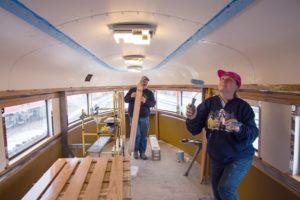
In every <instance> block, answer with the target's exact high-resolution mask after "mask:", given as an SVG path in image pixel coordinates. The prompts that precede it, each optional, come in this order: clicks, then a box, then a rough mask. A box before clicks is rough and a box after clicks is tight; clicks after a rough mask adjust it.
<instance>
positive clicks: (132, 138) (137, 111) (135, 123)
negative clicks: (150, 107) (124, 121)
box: [128, 81, 143, 154]
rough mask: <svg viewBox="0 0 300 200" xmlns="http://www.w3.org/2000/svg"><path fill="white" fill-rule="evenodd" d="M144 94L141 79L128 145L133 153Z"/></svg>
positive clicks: (137, 89) (129, 151) (129, 150)
mask: <svg viewBox="0 0 300 200" xmlns="http://www.w3.org/2000/svg"><path fill="white" fill-rule="evenodd" d="M142 94H143V83H142V81H140V82H139V83H138V85H137V88H136V95H135V101H134V108H133V116H132V122H131V129H130V138H129V145H128V153H129V154H131V152H133V151H134V146H135V137H136V131H137V126H138V121H139V114H140V108H141V99H142Z"/></svg>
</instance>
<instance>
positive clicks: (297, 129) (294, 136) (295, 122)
mask: <svg viewBox="0 0 300 200" xmlns="http://www.w3.org/2000/svg"><path fill="white" fill-rule="evenodd" d="M295 107H296V106H292V118H291V141H290V173H291V174H292V175H293V176H295V175H299V174H300V116H299V113H297V110H296V108H295Z"/></svg>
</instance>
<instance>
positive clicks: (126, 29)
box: [108, 23, 156, 45]
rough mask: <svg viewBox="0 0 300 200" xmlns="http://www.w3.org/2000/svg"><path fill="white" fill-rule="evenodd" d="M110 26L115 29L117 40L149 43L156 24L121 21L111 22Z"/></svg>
mask: <svg viewBox="0 0 300 200" xmlns="http://www.w3.org/2000/svg"><path fill="white" fill-rule="evenodd" d="M108 27H109V28H110V29H111V30H113V35H114V39H115V41H116V42H117V43H118V44H119V43H121V42H123V43H126V44H135V45H149V44H150V41H151V38H152V35H153V34H154V31H155V28H156V27H155V26H154V25H151V24H139V23H120V24H110V25H108Z"/></svg>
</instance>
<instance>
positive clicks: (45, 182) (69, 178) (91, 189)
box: [22, 155, 131, 200]
mask: <svg viewBox="0 0 300 200" xmlns="http://www.w3.org/2000/svg"><path fill="white" fill-rule="evenodd" d="M22 199H23V200H27V199H28V200H34V199H68V200H71V199H87V200H93V199H101V200H105V199H110V200H112V199H114V200H122V199H128V200H129V199H131V174H130V162H129V160H128V159H124V157H123V156H120V155H115V156H114V157H113V158H109V157H107V156H101V157H99V158H92V157H90V156H88V157H86V158H66V159H62V158H61V159H58V160H57V161H56V162H55V163H54V164H53V165H52V166H51V167H50V168H49V169H48V170H47V172H46V173H45V174H44V175H43V176H42V177H41V178H40V179H39V180H38V181H37V182H36V183H35V184H34V186H33V187H32V188H31V189H30V190H29V191H28V192H27V194H26V195H25V196H24V197H23V198H22Z"/></svg>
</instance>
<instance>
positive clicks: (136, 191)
mask: <svg viewBox="0 0 300 200" xmlns="http://www.w3.org/2000/svg"><path fill="white" fill-rule="evenodd" d="M159 145H160V148H161V160H160V161H152V160H151V153H150V145H149V144H148V146H147V156H148V160H141V159H138V160H135V159H134V158H133V157H131V165H132V166H137V167H138V174H137V176H136V177H132V182H131V183H132V199H133V200H157V199H159V200H198V199H199V198H201V197H207V196H211V188H210V185H202V184H200V182H199V176H200V168H199V165H198V163H196V162H195V163H194V165H193V167H192V169H191V171H190V173H189V176H187V177H186V176H183V174H184V173H185V171H186V170H187V168H188V166H189V164H190V162H177V159H176V151H177V150H178V149H177V148H176V147H174V146H172V145H169V144H166V143H164V142H162V141H159ZM185 156H186V155H185Z"/></svg>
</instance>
